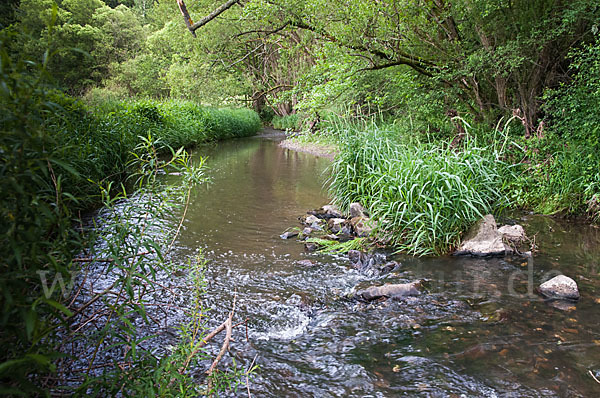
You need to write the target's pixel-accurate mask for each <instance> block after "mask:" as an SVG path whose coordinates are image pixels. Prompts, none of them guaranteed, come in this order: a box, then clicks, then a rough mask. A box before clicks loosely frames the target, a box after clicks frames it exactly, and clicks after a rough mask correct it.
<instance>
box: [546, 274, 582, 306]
mask: <svg viewBox="0 0 600 398" xmlns="http://www.w3.org/2000/svg"><path fill="white" fill-rule="evenodd" d="M538 291H539V292H540V294H541V295H542V296H544V297H546V298H549V299H568V300H579V289H578V288H577V282H575V281H574V280H573V279H571V278H569V277H568V276H565V275H558V276H555V277H554V278H552V279H550V280H549V281H546V282H544V283H542V284H541V285H540V287H539V288H538Z"/></svg>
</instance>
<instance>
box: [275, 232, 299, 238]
mask: <svg viewBox="0 0 600 398" xmlns="http://www.w3.org/2000/svg"><path fill="white" fill-rule="evenodd" d="M295 236H298V231H286V232H284V233H282V234H281V235H279V237H280V238H281V239H290V238H293V237H295Z"/></svg>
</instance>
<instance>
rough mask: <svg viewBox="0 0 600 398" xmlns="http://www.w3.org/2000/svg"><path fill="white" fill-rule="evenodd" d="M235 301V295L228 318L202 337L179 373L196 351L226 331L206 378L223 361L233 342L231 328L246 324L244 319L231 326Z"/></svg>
mask: <svg viewBox="0 0 600 398" xmlns="http://www.w3.org/2000/svg"><path fill="white" fill-rule="evenodd" d="M236 300H237V294H236V295H235V296H234V297H233V307H232V309H231V312H230V313H229V316H228V317H227V319H226V320H225V322H223V323H222V324H220V325H219V326H217V327H216V328H214V329H213V331H212V332H210V333H209V334H208V335H206V337H204V338H203V339H202V341H200V342H199V343H198V344H197V345H196V348H195V349H194V350H193V351H192V352H191V353H190V354H189V355H188V357H187V359H186V361H185V363H184V365H183V366H182V367H181V368H179V373H183V372H185V370H186V369H187V367H188V366H189V364H190V362H191V361H192V359H193V358H194V356H195V355H196V354H197V353H198V351H200V349H202V348H203V347H205V346H206V345H207V344H208V343H209V342H210V341H211V340H212V339H213V338H214V337H215V336H216V335H218V334H219V333H221V332H222V331H223V330H225V331H226V333H225V339H224V340H223V345H222V346H221V350H220V351H219V353H218V354H217V357H216V358H215V359H214V361H213V363H212V364H211V365H210V368H209V369H208V370H207V371H206V374H207V377H210V376H211V375H212V373H213V372H214V370H215V368H216V367H217V365H218V364H219V362H220V361H221V359H223V356H224V355H225V353H227V351H228V350H229V346H230V344H231V342H232V341H233V339H232V337H231V335H232V332H233V328H234V327H236V326H239V325H242V324H247V321H248V320H247V319H246V320H245V321H244V322H240V323H237V324H235V325H234V324H233V315H234V313H235V303H236ZM211 389H212V385H211V381H210V379H209V382H208V391H210V390H211Z"/></svg>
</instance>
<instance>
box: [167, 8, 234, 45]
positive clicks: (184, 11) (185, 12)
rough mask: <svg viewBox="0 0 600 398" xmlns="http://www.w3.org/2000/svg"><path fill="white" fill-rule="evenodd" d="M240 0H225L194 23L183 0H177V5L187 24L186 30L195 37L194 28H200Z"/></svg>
mask: <svg viewBox="0 0 600 398" xmlns="http://www.w3.org/2000/svg"><path fill="white" fill-rule="evenodd" d="M239 1H240V0H227V1H226V2H225V3H223V4H222V5H221V6H219V7H217V8H216V9H215V10H214V11H213V12H211V13H210V14H208V15H207V16H205V17H204V18H202V19H201V20H199V21H198V22H196V23H193V21H192V18H191V17H190V14H189V12H188V10H187V8H186V6H185V3H184V2H183V0H177V4H178V5H179V10H180V11H181V14H182V15H183V19H184V20H185V26H187V28H188V30H189V31H190V32H191V33H192V35H193V36H194V37H196V30H198V29H200V28H201V27H203V26H204V25H206V24H207V23H209V22H210V21H212V20H213V19H215V18H216V17H218V16H219V15H221V14H222V13H224V12H225V11H227V10H229V9H230V8H231V7H233V6H234V5H235V4H237V3H239Z"/></svg>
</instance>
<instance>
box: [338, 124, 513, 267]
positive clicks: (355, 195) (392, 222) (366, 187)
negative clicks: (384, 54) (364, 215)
mask: <svg viewBox="0 0 600 398" xmlns="http://www.w3.org/2000/svg"><path fill="white" fill-rule="evenodd" d="M392 137H393V136H391V135H390V134H389V133H386V132H385V131H380V130H378V129H377V128H376V126H374V125H373V126H372V128H371V129H370V130H368V131H358V130H353V129H349V130H346V131H345V137H344V138H343V139H342V143H341V144H340V150H341V152H340V154H339V155H338V156H337V157H336V159H335V161H334V163H333V165H332V177H331V181H330V185H329V190H330V193H331V194H332V196H333V197H334V199H335V201H337V203H338V204H339V205H340V206H341V207H342V208H344V209H347V208H348V206H349V204H350V203H352V202H361V203H362V204H363V205H364V206H365V207H366V208H367V209H368V210H369V211H370V213H371V217H372V218H374V219H376V220H377V221H378V227H377V229H378V231H377V233H378V235H379V237H381V238H382V239H384V240H386V241H388V243H389V244H390V245H391V246H393V247H396V248H398V249H399V250H400V251H404V252H407V253H411V254H417V255H425V254H443V253H447V252H449V251H450V250H452V248H453V247H455V246H456V245H457V243H458V242H459V239H460V236H461V234H462V233H463V232H464V231H465V230H466V229H467V228H468V227H470V226H471V225H472V224H473V223H474V222H475V221H476V220H477V219H479V218H481V217H482V216H483V215H485V214H487V213H490V212H496V211H498V210H499V209H501V208H502V207H503V206H505V205H507V199H506V197H505V196H504V195H503V194H502V192H503V181H504V173H506V172H507V170H508V168H507V167H506V166H505V165H504V164H503V163H502V162H501V161H500V160H499V156H497V155H498V153H497V152H496V151H495V150H493V149H491V148H479V147H477V146H476V143H475V141H474V140H467V142H466V143H465V145H464V147H462V148H460V149H458V148H457V149H453V148H451V147H450V146H449V145H442V146H439V145H437V146H434V145H432V144H427V143H413V144H410V145H409V144H406V143H401V142H399V141H398V139H397V138H392Z"/></svg>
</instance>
